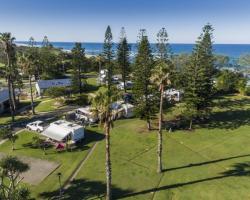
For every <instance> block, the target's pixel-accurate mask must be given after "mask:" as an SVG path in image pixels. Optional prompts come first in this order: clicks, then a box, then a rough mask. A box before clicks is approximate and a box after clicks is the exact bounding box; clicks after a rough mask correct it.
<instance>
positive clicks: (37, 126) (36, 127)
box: [26, 121, 44, 133]
mask: <svg viewBox="0 0 250 200" xmlns="http://www.w3.org/2000/svg"><path fill="white" fill-rule="evenodd" d="M26 128H27V129H28V130H30V131H36V132H39V133H41V132H43V131H44V127H43V121H35V122H31V123H28V124H27V125H26Z"/></svg>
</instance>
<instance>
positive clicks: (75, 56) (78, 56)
mask: <svg viewBox="0 0 250 200" xmlns="http://www.w3.org/2000/svg"><path fill="white" fill-rule="evenodd" d="M85 62H86V58H85V49H84V48H82V44H81V43H78V42H77V43H75V47H74V48H73V49H72V66H73V75H72V89H73V91H74V92H79V94H81V93H82V71H84V66H85Z"/></svg>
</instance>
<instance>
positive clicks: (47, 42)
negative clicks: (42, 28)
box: [42, 35, 50, 47]
mask: <svg viewBox="0 0 250 200" xmlns="http://www.w3.org/2000/svg"><path fill="white" fill-rule="evenodd" d="M42 46H43V47H50V42H49V38H48V37H47V36H46V35H45V36H44V38H43V42H42Z"/></svg>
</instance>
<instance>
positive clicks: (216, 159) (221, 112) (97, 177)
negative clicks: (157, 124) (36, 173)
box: [47, 96, 250, 200]
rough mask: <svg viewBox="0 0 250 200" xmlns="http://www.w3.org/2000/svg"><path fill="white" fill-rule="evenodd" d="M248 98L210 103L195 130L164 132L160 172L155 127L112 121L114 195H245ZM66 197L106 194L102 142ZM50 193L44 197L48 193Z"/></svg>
mask: <svg viewBox="0 0 250 200" xmlns="http://www.w3.org/2000/svg"><path fill="white" fill-rule="evenodd" d="M249 116H250V99H249V98H242V97H238V96H237V97H235V96H228V97H224V98H220V99H218V100H216V101H215V109H214V112H213V114H212V117H211V120H210V121H209V122H208V123H204V124H202V125H200V126H197V127H196V129H195V131H192V132H190V131H185V130H176V131H174V132H173V133H167V132H166V131H164V137H163V140H164V150H163V151H164V153H163V161H164V172H163V173H162V174H157V173H156V164H157V160H156V158H157V157H156V151H157V146H156V144H157V134H156V131H153V132H150V133H149V132H147V131H146V130H145V122H142V121H140V120H137V119H130V120H120V121H117V122H116V123H115V127H114V129H113V130H112V136H111V152H112V155H111V158H112V173H113V179H112V183H113V188H114V189H113V194H114V198H115V199H142V200H143V199H152V198H154V199H155V200H166V199H190V200H191V199H249V198H250V196H249V191H248V190H249V189H248V188H249V187H250V182H249V177H248V175H249V174H250V163H249V159H250V154H249V153H250V117H249ZM65 193H66V194H67V195H68V196H66V199H76V200H77V199H82V198H85V199H94V198H98V197H101V196H103V195H104V194H105V141H102V142H101V143H99V144H98V146H97V147H96V149H95V151H94V152H93V154H92V155H91V157H90V159H89V160H88V161H87V163H86V165H85V166H84V167H83V168H82V170H81V171H80V173H79V174H78V177H77V179H76V180H75V181H74V183H73V185H72V187H70V188H69V189H67V190H66V191H65ZM47 197H49V195H47Z"/></svg>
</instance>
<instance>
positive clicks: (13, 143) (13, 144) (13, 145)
mask: <svg viewBox="0 0 250 200" xmlns="http://www.w3.org/2000/svg"><path fill="white" fill-rule="evenodd" d="M14 150H15V142H14V141H12V151H14Z"/></svg>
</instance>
